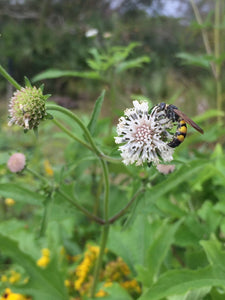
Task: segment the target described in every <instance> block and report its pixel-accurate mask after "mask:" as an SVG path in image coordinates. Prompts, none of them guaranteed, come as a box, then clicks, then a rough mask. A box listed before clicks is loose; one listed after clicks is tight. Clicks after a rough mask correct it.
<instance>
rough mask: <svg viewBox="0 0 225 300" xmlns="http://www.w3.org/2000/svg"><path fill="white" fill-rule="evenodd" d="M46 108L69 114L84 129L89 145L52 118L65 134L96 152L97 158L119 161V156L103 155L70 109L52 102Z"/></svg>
mask: <svg viewBox="0 0 225 300" xmlns="http://www.w3.org/2000/svg"><path fill="white" fill-rule="evenodd" d="M47 110H57V111H60V112H61V113H65V114H66V115H67V116H69V117H70V118H72V119H73V120H74V121H75V122H77V123H78V125H79V126H80V127H81V129H82V130H83V131H84V133H85V135H86V136H87V138H88V140H89V142H90V144H91V145H88V144H87V143H85V142H84V141H82V140H81V139H79V138H78V137H77V136H75V135H74V134H73V133H71V131H70V130H68V129H67V128H66V127H64V126H63V125H62V124H60V123H59V122H58V121H56V120H54V119H53V121H54V123H55V124H56V125H57V126H58V127H59V128H61V129H62V130H63V131H64V132H65V133H66V134H67V135H69V136H70V137H72V138H73V139H74V140H76V141H78V142H79V143H81V144H82V145H83V146H84V147H86V148H88V149H89V150H91V151H93V152H94V153H96V155H97V156H98V157H99V158H102V159H104V160H106V161H108V162H111V163H120V162H121V159H120V158H116V157H111V156H108V155H105V154H104V153H102V152H101V151H100V150H99V149H98V148H97V146H96V145H95V143H94V141H93V139H92V137H91V135H90V132H89V130H88V129H87V127H86V126H85V125H84V124H83V122H82V121H81V120H80V119H79V118H78V117H77V116H76V115H75V114H73V113H72V112H71V111H69V110H67V109H66V108H63V107H61V106H57V105H53V104H47Z"/></svg>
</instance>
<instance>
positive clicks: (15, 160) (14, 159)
mask: <svg viewBox="0 0 225 300" xmlns="http://www.w3.org/2000/svg"><path fill="white" fill-rule="evenodd" d="M25 165H26V157H25V155H24V154H23V153H14V154H13V155H11V156H10V158H9V160H8V163H7V166H8V168H9V170H10V171H11V172H13V173H17V172H21V171H22V170H23V169H24V168H25Z"/></svg>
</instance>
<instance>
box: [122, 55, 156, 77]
mask: <svg viewBox="0 0 225 300" xmlns="http://www.w3.org/2000/svg"><path fill="white" fill-rule="evenodd" d="M150 61H151V59H150V57H148V56H141V57H138V58H135V59H130V60H127V61H124V62H121V63H120V64H119V65H118V66H117V67H116V73H121V72H124V71H126V70H128V69H132V68H140V67H142V66H143V64H144V63H149V62H150Z"/></svg>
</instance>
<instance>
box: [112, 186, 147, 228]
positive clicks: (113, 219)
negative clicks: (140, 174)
mask: <svg viewBox="0 0 225 300" xmlns="http://www.w3.org/2000/svg"><path fill="white" fill-rule="evenodd" d="M144 192H145V189H144V188H141V189H140V190H139V191H137V192H136V193H135V195H134V196H133V197H132V199H131V200H130V202H128V203H127V205H126V206H125V207H124V208H123V209H121V211H120V212H118V213H117V214H116V215H114V216H113V217H112V218H110V219H109V220H108V224H113V223H114V222H115V221H116V220H118V219H119V218H120V217H122V216H123V215H125V213H126V212H127V211H128V209H129V208H130V207H131V205H132V204H133V203H134V201H135V200H136V199H137V197H138V196H139V195H140V194H142V193H144Z"/></svg>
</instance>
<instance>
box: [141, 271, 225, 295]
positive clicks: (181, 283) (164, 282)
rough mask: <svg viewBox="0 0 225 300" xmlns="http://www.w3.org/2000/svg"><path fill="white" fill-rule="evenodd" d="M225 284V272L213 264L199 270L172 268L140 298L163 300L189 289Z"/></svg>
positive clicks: (222, 285)
mask: <svg viewBox="0 0 225 300" xmlns="http://www.w3.org/2000/svg"><path fill="white" fill-rule="evenodd" d="M212 286H220V287H224V286H225V273H221V272H219V273H218V272H217V269H214V268H213V267H212V266H209V267H206V268H202V269H199V270H194V271H193V270H172V271H168V272H166V273H164V274H163V275H162V276H161V277H160V278H159V280H158V281H157V282H156V283H155V284H154V285H153V286H152V287H151V288H149V289H148V290H147V291H146V292H145V293H144V294H143V295H142V296H141V297H140V298H138V299H139V300H149V299H151V300H161V299H164V298H165V297H169V296H173V295H184V294H185V293H186V292H188V291H189V290H195V289H199V288H207V287H212Z"/></svg>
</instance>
